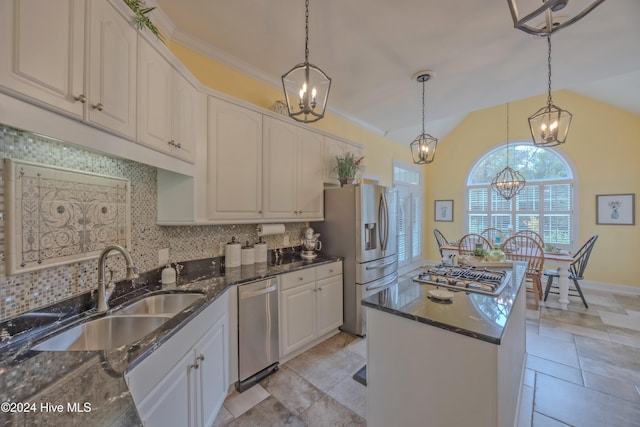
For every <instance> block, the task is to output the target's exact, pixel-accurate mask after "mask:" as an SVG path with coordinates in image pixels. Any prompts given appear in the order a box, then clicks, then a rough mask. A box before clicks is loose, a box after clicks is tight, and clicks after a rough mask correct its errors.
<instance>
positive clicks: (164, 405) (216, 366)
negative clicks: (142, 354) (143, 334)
mask: <svg viewBox="0 0 640 427" xmlns="http://www.w3.org/2000/svg"><path fill="white" fill-rule="evenodd" d="M228 325H229V324H228V313H227V295H226V294H225V295H223V296H221V297H220V298H218V300H216V301H214V302H213V303H212V304H211V305H210V306H209V307H207V309H205V311H204V312H203V313H201V314H200V315H199V316H198V317H196V318H195V319H193V320H192V321H191V322H189V324H187V325H186V326H185V327H184V328H182V329H181V330H180V331H178V333H177V334H176V335H175V336H173V337H172V338H170V339H169V340H168V341H167V342H166V343H164V344H163V345H162V346H160V348H158V349H157V350H156V351H154V353H153V354H151V355H150V356H149V357H148V358H147V359H145V360H143V361H142V362H141V363H140V364H139V365H137V366H136V367H134V368H133V369H132V370H131V371H130V372H129V373H127V374H126V377H125V378H126V381H127V384H128V386H129V390H130V391H131V396H132V397H133V400H134V402H135V404H136V408H137V409H138V413H139V414H140V418H141V420H142V422H143V424H144V425H145V426H149V427H155V426H160V427H164V426H167V427H168V426H188V427H203V426H210V425H212V424H213V421H214V420H215V418H216V415H217V414H218V411H219V410H220V408H221V407H222V403H223V402H224V399H225V397H226V396H227V390H228V387H229V374H228V372H229V350H228V347H229V329H228ZM185 351H186V353H185ZM176 360H177V363H176Z"/></svg>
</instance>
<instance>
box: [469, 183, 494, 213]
mask: <svg viewBox="0 0 640 427" xmlns="http://www.w3.org/2000/svg"><path fill="white" fill-rule="evenodd" d="M488 208H489V191H488V189H486V188H470V189H469V210H470V211H471V212H474V211H486V210H487V209H488Z"/></svg>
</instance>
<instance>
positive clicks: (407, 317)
mask: <svg viewBox="0 0 640 427" xmlns="http://www.w3.org/2000/svg"><path fill="white" fill-rule="evenodd" d="M525 267H526V264H525V263H519V262H516V263H514V265H513V268H512V270H511V279H510V281H509V283H508V284H507V285H506V286H505V288H504V290H503V291H502V293H501V294H500V295H499V296H497V297H495V296H487V295H482V294H477V293H468V292H464V291H457V292H453V298H452V299H451V300H450V301H439V300H436V299H434V298H432V297H431V296H430V294H429V291H430V290H434V289H436V286H432V285H428V284H422V283H418V282H415V281H413V280H412V279H404V280H401V281H400V282H399V283H398V284H397V285H395V286H393V287H391V288H389V289H387V290H384V291H382V292H379V293H378V294H376V295H373V296H371V297H369V298H366V299H364V300H363V301H362V305H363V306H365V307H366V309H367V322H368V333H367V351H368V361H367V425H368V426H370V427H377V426H390V425H402V426H406V427H412V426H416V427H418V426H425V425H428V426H430V427H438V426H443V427H445V426H457V427H464V426H473V427H478V426H487V427H488V426H500V427H502V426H513V425H514V421H515V420H516V417H517V413H518V402H519V397H520V389H521V383H522V378H523V371H524V362H525V317H526V304H525V299H526V298H525V289H524V288H525V286H524V281H523V279H524V274H525Z"/></svg>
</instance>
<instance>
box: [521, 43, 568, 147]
mask: <svg viewBox="0 0 640 427" xmlns="http://www.w3.org/2000/svg"><path fill="white" fill-rule="evenodd" d="M547 45H548V47H549V54H548V56H547V63H548V65H549V74H548V76H549V79H548V92H547V105H546V106H544V107H542V108H541V109H539V110H538V111H536V112H535V113H534V114H533V115H532V116H531V117H529V128H530V129H531V137H532V138H533V144H534V145H536V146H538V147H554V146H556V145H560V144H564V143H565V141H566V139H567V134H568V133H569V126H571V117H573V116H572V115H571V113H570V112H569V111H567V110H563V109H562V108H560V107H557V106H555V105H554V104H553V100H552V99H551V36H547Z"/></svg>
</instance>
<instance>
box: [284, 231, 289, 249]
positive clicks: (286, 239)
mask: <svg viewBox="0 0 640 427" xmlns="http://www.w3.org/2000/svg"><path fill="white" fill-rule="evenodd" d="M290 244H291V242H289V236H288V235H286V234H285V235H284V246H289V245H290Z"/></svg>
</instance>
